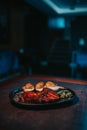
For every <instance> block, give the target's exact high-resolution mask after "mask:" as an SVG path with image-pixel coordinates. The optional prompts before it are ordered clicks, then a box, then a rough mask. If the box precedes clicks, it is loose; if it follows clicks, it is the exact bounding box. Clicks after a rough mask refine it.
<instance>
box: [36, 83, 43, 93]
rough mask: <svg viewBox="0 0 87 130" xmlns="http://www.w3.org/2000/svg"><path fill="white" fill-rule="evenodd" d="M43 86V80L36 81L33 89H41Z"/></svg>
mask: <svg viewBox="0 0 87 130" xmlns="http://www.w3.org/2000/svg"><path fill="white" fill-rule="evenodd" d="M43 88H44V82H42V81H40V82H38V83H36V85H35V90H37V91H42V90H43Z"/></svg>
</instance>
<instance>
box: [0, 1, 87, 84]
mask: <svg viewBox="0 0 87 130" xmlns="http://www.w3.org/2000/svg"><path fill="white" fill-rule="evenodd" d="M21 74H29V75H37V74H38V75H44V76H45V75H46V76H54V77H64V78H71V79H78V80H87V1H86V0H74V1H72V0H12V1H10V0H8V1H7V0H1V2H0V82H2V81H3V80H6V79H9V78H12V77H15V76H17V75H21Z"/></svg>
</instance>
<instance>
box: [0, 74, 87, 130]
mask: <svg viewBox="0 0 87 130" xmlns="http://www.w3.org/2000/svg"><path fill="white" fill-rule="evenodd" d="M41 80H43V81H46V80H52V81H55V82H58V83H59V85H62V86H65V87H68V88H70V89H72V90H73V91H74V92H75V93H76V95H77V96H78V98H79V101H78V102H77V103H76V104H74V105H71V106H67V107H64V108H63V107H62V108H56V109H45V110H44V109H43V110H26V109H20V108H17V107H15V106H14V105H12V104H11V103H10V100H9V93H10V92H11V91H12V90H13V89H15V88H17V87H21V86H23V85H24V84H25V83H27V82H29V81H31V82H33V83H35V82H37V81H41ZM0 130H87V81H79V80H72V79H64V78H55V77H45V76H33V75H30V76H26V75H22V76H20V77H16V78H14V79H11V80H8V81H4V82H2V83H0Z"/></svg>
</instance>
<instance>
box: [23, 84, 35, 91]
mask: <svg viewBox="0 0 87 130" xmlns="http://www.w3.org/2000/svg"><path fill="white" fill-rule="evenodd" d="M22 89H23V91H24V92H27V91H33V90H34V85H32V84H31V83H26V84H25V86H23V87H22Z"/></svg>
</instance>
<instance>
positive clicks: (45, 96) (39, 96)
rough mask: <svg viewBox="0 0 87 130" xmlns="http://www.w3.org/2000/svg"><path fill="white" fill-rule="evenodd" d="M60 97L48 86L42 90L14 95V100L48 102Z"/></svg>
mask: <svg viewBox="0 0 87 130" xmlns="http://www.w3.org/2000/svg"><path fill="white" fill-rule="evenodd" d="M18 98H19V100H18ZM59 98H60V97H59V95H58V94H57V93H56V92H55V91H53V90H51V89H48V88H44V89H43V90H42V91H41V92H38V91H37V92H35V91H29V92H24V93H20V94H19V95H17V94H16V95H15V96H14V100H16V101H18V102H21V103H46V102H53V101H57V100H59Z"/></svg>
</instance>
